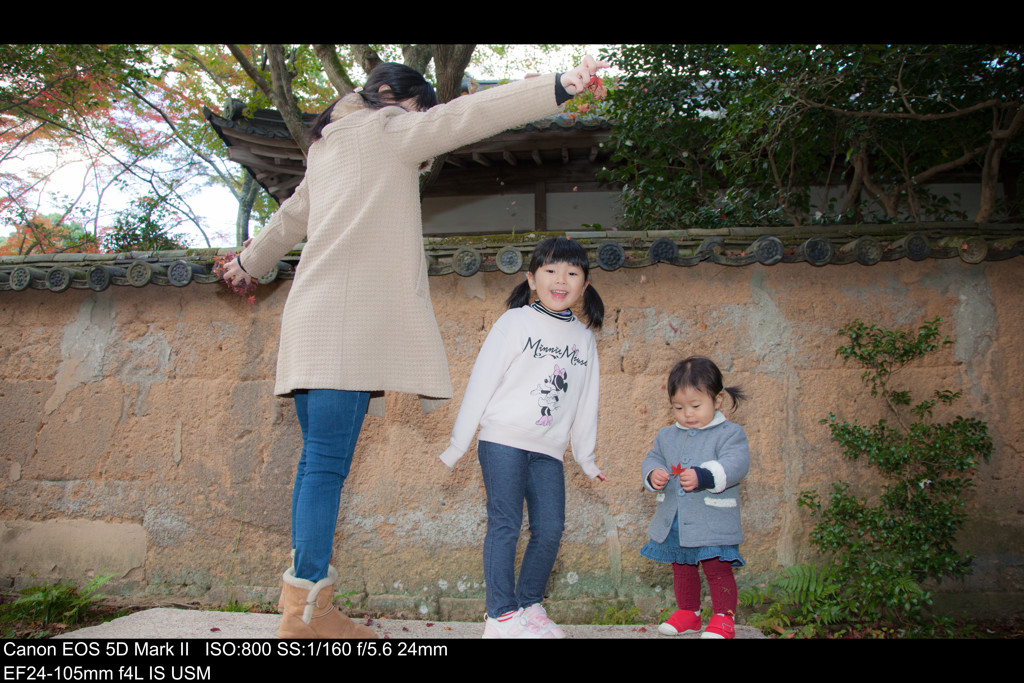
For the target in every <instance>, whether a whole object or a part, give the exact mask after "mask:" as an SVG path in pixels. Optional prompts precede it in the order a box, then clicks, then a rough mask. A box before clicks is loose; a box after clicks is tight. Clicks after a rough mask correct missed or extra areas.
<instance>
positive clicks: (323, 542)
mask: <svg viewBox="0 0 1024 683" xmlns="http://www.w3.org/2000/svg"><path fill="white" fill-rule="evenodd" d="M369 401H370V394H369V393H368V392H358V391H337V390H335V389H310V390H308V391H297V392H295V412H296V414H297V415H298V417H299V427H300V428H301V429H302V456H301V457H300V458H299V466H298V468H297V470H296V474H295V488H294V489H293V490H292V547H293V548H294V549H295V576H297V577H298V578H300V579H307V580H309V581H313V582H314V583H315V582H317V581H319V580H320V579H322V578H324V577H326V576H327V566H328V565H329V564H330V561H331V551H332V549H333V548H334V529H335V526H336V525H337V523H338V505H339V500H340V498H341V487H342V486H343V485H344V484H345V478H346V477H347V476H348V470H349V467H350V466H351V465H352V454H353V453H354V452H355V448H356V441H357V440H358V439H359V430H360V429H361V428H362V426H363V417H365V415H366V407H367V405H368V403H369Z"/></svg>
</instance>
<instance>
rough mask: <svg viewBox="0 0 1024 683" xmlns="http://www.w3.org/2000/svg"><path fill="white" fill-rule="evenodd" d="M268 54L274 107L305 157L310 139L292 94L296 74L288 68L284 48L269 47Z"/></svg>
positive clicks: (279, 46)
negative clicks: (293, 79)
mask: <svg viewBox="0 0 1024 683" xmlns="http://www.w3.org/2000/svg"><path fill="white" fill-rule="evenodd" d="M267 54H268V55H269V56H270V77H271V92H272V93H273V100H274V106H275V107H277V111H278V113H280V114H281V118H282V119H284V125H285V126H286V127H287V128H288V132H289V133H291V136H292V138H293V139H294V140H295V144H297V145H298V146H299V149H300V150H302V155H303V156H305V155H306V152H307V151H308V150H309V138H308V137H307V136H306V126H305V125H304V124H303V123H302V112H300V111H299V105H298V103H297V102H296V101H295V94H294V93H293V92H292V78H293V77H294V76H295V74H294V73H293V72H292V71H291V69H289V68H288V63H287V62H286V60H285V56H284V48H283V47H282V46H281V45H267Z"/></svg>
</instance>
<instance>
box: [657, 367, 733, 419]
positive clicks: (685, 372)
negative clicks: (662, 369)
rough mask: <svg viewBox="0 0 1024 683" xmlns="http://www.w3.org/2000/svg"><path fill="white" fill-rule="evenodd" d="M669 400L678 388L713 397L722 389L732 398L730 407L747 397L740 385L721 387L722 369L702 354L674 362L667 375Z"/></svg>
mask: <svg viewBox="0 0 1024 683" xmlns="http://www.w3.org/2000/svg"><path fill="white" fill-rule="evenodd" d="M667 387H668V397H669V400H671V399H672V397H673V396H675V395H676V392H677V391H679V390H680V389H696V390H697V391H700V392H703V393H705V394H707V395H708V396H710V397H711V398H715V397H716V396H718V395H719V394H720V393H722V391H723V390H724V391H725V393H727V394H729V398H731V399H732V409H733V410H736V406H738V405H739V402H740V401H742V400H743V399H745V398H746V397H747V395H746V394H745V393H743V389H741V388H740V387H723V386H722V371H721V370H719V369H718V366H717V365H715V364H714V363H712V362H711V361H710V360H708V359H707V358H705V357H704V356H690V357H689V358H687V359H685V360H681V361H679V362H678V363H676V366H675V367H674V368H672V372H670V373H669V375H668V385H667Z"/></svg>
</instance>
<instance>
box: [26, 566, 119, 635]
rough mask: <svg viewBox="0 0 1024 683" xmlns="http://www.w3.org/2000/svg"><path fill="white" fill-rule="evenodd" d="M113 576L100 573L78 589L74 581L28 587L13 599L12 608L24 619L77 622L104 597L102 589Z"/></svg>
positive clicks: (46, 622) (47, 622)
mask: <svg viewBox="0 0 1024 683" xmlns="http://www.w3.org/2000/svg"><path fill="white" fill-rule="evenodd" d="M113 576H114V575H113V574H105V575H103V576H97V577H95V578H94V579H92V580H91V581H89V583H87V584H86V585H85V587H84V588H78V586H76V585H74V584H73V583H55V584H51V585H47V586H32V587H30V588H26V589H24V590H23V591H21V593H22V595H21V597H20V598H18V599H17V600H16V601H15V602H14V605H13V607H12V611H13V612H14V613H15V614H16V615H17V616H19V617H22V618H26V619H37V620H40V621H42V622H43V624H44V625H45V624H50V623H54V622H57V621H60V622H62V623H65V624H77V623H78V622H79V621H81V620H82V618H83V617H85V615H86V614H87V613H88V612H89V610H90V609H91V608H92V607H93V605H94V604H95V603H96V602H98V601H99V600H102V599H103V594H102V593H100V592H99V589H100V587H102V586H103V584H105V583H106V582H107V581H109V580H110V579H111V578H113Z"/></svg>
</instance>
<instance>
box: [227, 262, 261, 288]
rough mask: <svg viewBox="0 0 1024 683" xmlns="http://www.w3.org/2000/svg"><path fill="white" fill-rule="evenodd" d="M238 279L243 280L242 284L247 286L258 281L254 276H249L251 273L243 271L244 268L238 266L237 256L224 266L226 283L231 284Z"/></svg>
mask: <svg viewBox="0 0 1024 683" xmlns="http://www.w3.org/2000/svg"><path fill="white" fill-rule="evenodd" d="M236 279H241V280H242V282H244V283H245V284H247V285H248V284H249V283H250V282H252V281H253V280H255V279H256V278H254V277H253V276H252V275H249V273H247V272H245V271H244V270H242V266H240V265H239V264H238V257H237V256H236V257H235V258H234V259H232V260H231V261H229V262H228V264H227V265H226V266H224V282H227V283H228V284H231V283H232V282H234V281H235V280H236Z"/></svg>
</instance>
